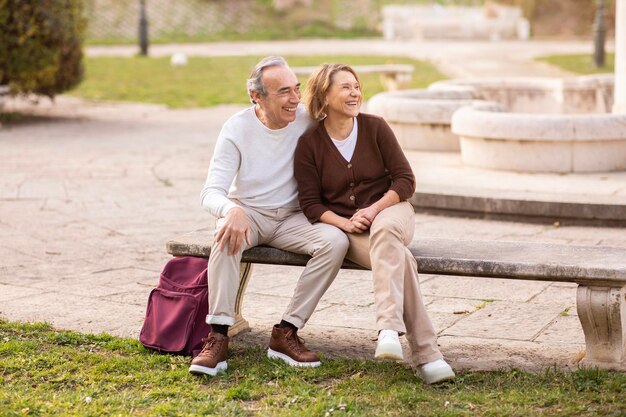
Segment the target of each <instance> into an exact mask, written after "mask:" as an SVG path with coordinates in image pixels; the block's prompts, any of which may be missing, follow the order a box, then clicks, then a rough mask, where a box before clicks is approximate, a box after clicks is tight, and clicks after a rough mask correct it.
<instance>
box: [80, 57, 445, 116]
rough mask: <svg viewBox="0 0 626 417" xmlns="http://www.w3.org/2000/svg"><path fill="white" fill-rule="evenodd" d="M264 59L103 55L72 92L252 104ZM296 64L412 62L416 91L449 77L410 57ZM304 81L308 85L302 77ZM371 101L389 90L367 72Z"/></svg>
mask: <svg viewBox="0 0 626 417" xmlns="http://www.w3.org/2000/svg"><path fill="white" fill-rule="evenodd" d="M261 58H262V57H261V56H245V57H217V58H206V57H203V58H201V57H190V58H189V64H188V65H187V66H184V67H172V66H171V65H170V63H169V58H145V57H134V58H118V57H114V58H111V57H99V58H87V59H86V60H85V69H86V76H85V80H84V81H83V82H82V84H81V85H80V86H79V87H78V88H77V89H75V90H73V91H72V92H70V94H72V95H77V96H81V97H85V98H89V99H101V100H113V101H133V102H145V103H161V104H166V105H168V106H170V107H173V108H190V107H209V106H214V105H217V104H225V103H248V102H249V101H248V95H247V92H246V79H247V78H248V76H249V75H250V71H251V69H252V68H253V67H254V65H255V64H256V63H257V62H258V61H259V60H260V59H261ZM286 58H287V61H288V62H289V63H290V65H291V66H313V65H319V64H321V63H324V62H343V63H347V64H352V65H364V64H385V63H393V64H412V65H413V66H414V67H415V72H414V73H413V84H412V87H413V88H418V87H425V86H427V85H428V84H430V83H432V82H433V81H437V80H440V79H443V78H445V77H444V76H443V75H442V74H441V73H439V72H438V71H437V70H436V69H435V68H434V67H433V66H432V65H430V64H429V63H427V62H423V61H416V60H412V59H410V58H398V57H379V56H307V57H286ZM301 81H302V82H303V83H304V81H306V79H305V77H301ZM362 84H363V88H364V93H365V96H366V98H369V97H371V96H372V95H373V94H376V93H378V92H381V91H383V86H382V84H381V82H380V79H379V77H378V75H376V74H364V75H363V76H362Z"/></svg>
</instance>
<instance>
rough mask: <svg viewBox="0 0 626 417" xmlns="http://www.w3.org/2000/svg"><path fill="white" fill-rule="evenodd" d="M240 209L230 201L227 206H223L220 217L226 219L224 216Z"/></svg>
mask: <svg viewBox="0 0 626 417" xmlns="http://www.w3.org/2000/svg"><path fill="white" fill-rule="evenodd" d="M237 207H240V206H238V205H237V204H235V203H233V202H232V201H229V202H228V203H227V204H225V205H224V207H223V208H222V213H221V217H226V214H227V213H228V212H229V211H230V210H231V209H234V208H237Z"/></svg>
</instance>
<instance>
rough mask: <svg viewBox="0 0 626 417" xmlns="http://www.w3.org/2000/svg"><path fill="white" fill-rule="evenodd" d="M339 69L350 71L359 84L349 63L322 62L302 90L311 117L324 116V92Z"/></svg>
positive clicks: (357, 77)
mask: <svg viewBox="0 0 626 417" xmlns="http://www.w3.org/2000/svg"><path fill="white" fill-rule="evenodd" d="M340 71H348V72H350V73H352V75H354V78H355V79H356V81H357V82H358V83H359V85H361V81H359V76H358V75H357V73H356V71H355V70H354V69H352V67H350V66H349V65H345V64H322V66H321V67H320V68H319V69H317V70H316V71H315V72H314V73H313V74H311V76H310V77H309V80H308V81H307V83H306V90H305V92H304V96H305V97H304V104H305V105H306V108H307V109H308V110H309V114H310V115H311V117H312V118H313V119H315V120H322V119H323V118H324V116H326V113H325V109H326V93H327V92H328V89H329V88H330V86H331V84H332V79H333V76H334V75H335V74H336V73H338V72H340Z"/></svg>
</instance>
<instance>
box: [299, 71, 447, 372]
mask: <svg viewBox="0 0 626 417" xmlns="http://www.w3.org/2000/svg"><path fill="white" fill-rule="evenodd" d="M305 95H306V98H305V104H306V105H307V107H308V110H309V113H310V114H311V116H312V117H313V118H314V119H316V120H319V123H318V125H317V127H315V128H314V129H313V130H310V131H309V132H307V133H305V134H304V135H303V136H302V137H301V138H300V141H299V143H298V147H297V148H296V156H295V166H294V168H295V176H296V180H297V182H298V192H299V197H298V198H299V201H300V206H301V207H302V210H303V212H304V214H305V215H306V217H307V218H308V219H309V221H310V222H311V223H315V222H322V223H327V224H330V225H333V226H336V227H338V228H340V229H341V230H343V231H344V232H345V233H346V235H347V236H348V239H349V240H350V249H349V250H348V254H347V255H346V258H348V259H349V260H351V261H353V262H355V263H357V264H359V265H361V266H363V267H365V268H368V269H371V270H372V275H373V279H374V297H375V304H376V326H377V329H378V344H377V347H376V352H375V357H376V358H380V359H394V360H402V359H403V355H402V346H401V344H400V341H399V339H398V336H399V335H401V334H403V333H406V338H407V340H408V342H409V346H410V347H411V351H412V359H413V362H414V363H415V365H416V366H417V370H418V373H419V374H420V376H421V377H422V378H423V380H424V381H425V382H426V383H428V384H432V383H436V382H440V381H444V380H448V379H452V378H454V372H453V371H452V368H451V367H450V365H448V364H447V363H446V362H445V361H444V360H443V356H442V354H441V352H440V351H439V348H438V347H437V335H436V333H435V331H434V329H433V326H432V324H431V322H430V319H429V318H428V313H427V312H426V309H425V307H424V302H423V300H422V294H421V292H420V288H419V281H418V274H417V263H416V262H415V258H414V257H413V255H412V254H411V252H410V251H409V249H408V248H407V245H408V244H409V243H410V242H411V239H412V237H413V233H414V229H415V225H414V221H413V213H414V212H413V207H412V206H411V204H410V203H409V202H408V201H407V199H408V198H410V197H411V196H412V195H413V193H414V191H415V177H414V175H413V172H412V170H411V166H410V165H409V162H408V161H407V159H406V157H405V156H404V154H403V152H402V149H401V148H400V146H399V144H398V142H397V140H396V138H395V136H394V134H393V132H392V131H391V129H390V128H389V126H388V125H387V123H386V122H385V121H384V120H383V119H382V118H380V117H378V116H374V115H369V114H363V113H360V112H359V109H360V106H361V100H362V96H361V85H360V82H359V77H358V75H357V74H356V72H355V71H354V70H353V69H352V68H351V67H349V66H347V65H342V64H324V65H322V67H321V68H320V69H318V70H317V71H316V72H315V73H314V74H313V75H311V77H310V78H309V81H308V83H307V87H306V94H305Z"/></svg>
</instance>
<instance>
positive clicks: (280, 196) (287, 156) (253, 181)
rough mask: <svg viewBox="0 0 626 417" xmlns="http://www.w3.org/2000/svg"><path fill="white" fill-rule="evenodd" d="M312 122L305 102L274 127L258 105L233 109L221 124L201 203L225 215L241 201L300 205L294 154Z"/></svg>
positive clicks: (274, 205) (267, 205)
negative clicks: (261, 117)
mask: <svg viewBox="0 0 626 417" xmlns="http://www.w3.org/2000/svg"><path fill="white" fill-rule="evenodd" d="M312 125H313V120H312V119H311V118H310V117H309V115H308V113H307V111H306V110H305V109H304V106H303V105H302V104H301V105H299V106H298V109H297V112H296V120H295V121H294V122H292V123H289V125H287V126H286V127H284V128H282V129H277V130H272V129H269V128H268V127H267V126H265V125H264V124H263V123H261V121H260V120H259V119H258V117H257V116H256V113H255V112H254V107H249V108H247V109H245V110H242V111H240V112H238V113H236V114H235V115H233V116H232V117H231V118H230V119H228V121H226V123H225V124H224V126H223V127H222V131H221V132H220V135H219V137H218V138H217V143H216V144H215V151H214V152H213V158H212V159H211V165H210V167H209V174H208V176H207V180H206V183H205V185H204V188H203V189H202V193H201V194H200V199H201V202H202V206H203V207H204V208H206V209H207V210H208V211H209V212H210V213H211V214H212V215H214V216H216V217H224V216H225V215H226V212H227V211H228V210H230V209H231V208H233V207H237V204H236V203H235V202H233V201H232V199H236V200H239V201H241V202H242V203H243V204H245V205H247V206H250V207H258V208H267V209H274V208H283V207H284V208H291V207H298V190H297V184H296V180H295V178H294V176H293V156H294V152H295V149H296V145H297V144H298V139H299V138H300V136H301V135H302V134H303V133H304V132H306V131H307V130H308V129H309V128H310V127H311V126H312Z"/></svg>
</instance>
